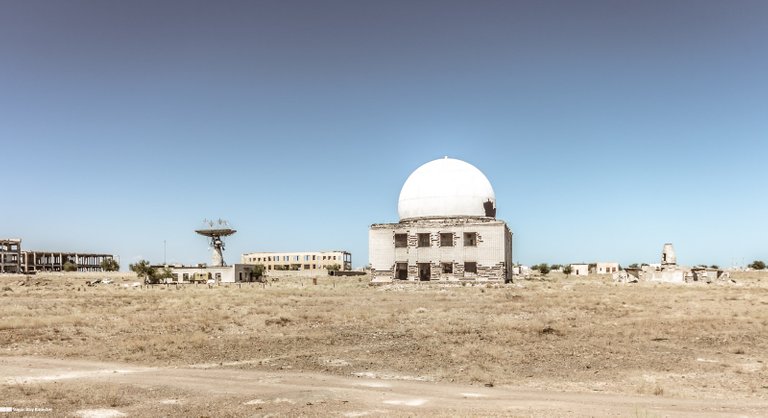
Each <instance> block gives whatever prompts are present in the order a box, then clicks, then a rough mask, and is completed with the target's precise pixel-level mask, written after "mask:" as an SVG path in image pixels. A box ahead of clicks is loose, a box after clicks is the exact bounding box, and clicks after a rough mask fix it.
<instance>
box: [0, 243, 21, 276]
mask: <svg viewBox="0 0 768 418" xmlns="http://www.w3.org/2000/svg"><path fill="white" fill-rule="evenodd" d="M21 255H22V254H21V239H19V238H9V239H0V273H21Z"/></svg>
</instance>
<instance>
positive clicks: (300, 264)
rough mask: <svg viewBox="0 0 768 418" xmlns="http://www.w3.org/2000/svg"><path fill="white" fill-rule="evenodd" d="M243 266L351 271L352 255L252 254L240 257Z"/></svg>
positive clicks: (290, 269) (337, 252)
mask: <svg viewBox="0 0 768 418" xmlns="http://www.w3.org/2000/svg"><path fill="white" fill-rule="evenodd" d="M240 262H241V263H244V264H261V265H263V266H264V268H265V269H266V271H268V272H269V271H315V272H317V271H318V270H328V268H332V267H333V266H338V268H339V270H342V271H349V270H352V254H351V253H349V252H347V251H305V252H285V253H278V252H254V253H245V254H243V255H242V256H241V257H240Z"/></svg>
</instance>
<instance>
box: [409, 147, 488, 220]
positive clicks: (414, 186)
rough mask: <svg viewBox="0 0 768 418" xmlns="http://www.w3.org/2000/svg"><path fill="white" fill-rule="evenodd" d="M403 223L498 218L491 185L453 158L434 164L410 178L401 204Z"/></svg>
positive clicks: (477, 173)
mask: <svg viewBox="0 0 768 418" xmlns="http://www.w3.org/2000/svg"><path fill="white" fill-rule="evenodd" d="M397 211H398V213H399V214H400V220H405V219H413V218H450V217H464V216H466V217H492V218H495V217H496V194H495V193H494V192H493V187H491V182H490V181H488V178H487V177H485V174H483V173H482V172H481V171H480V170H478V169H477V168H476V167H475V166H473V165H472V164H469V163H466V162H464V161H461V160H456V159H453V158H448V157H445V158H441V159H439V160H434V161H430V162H428V163H426V164H424V165H422V166H421V167H419V168H417V169H416V171H414V172H413V173H411V175H410V176H408V179H407V180H406V181H405V184H403V188H402V189H401V190H400V199H399V201H398V203H397Z"/></svg>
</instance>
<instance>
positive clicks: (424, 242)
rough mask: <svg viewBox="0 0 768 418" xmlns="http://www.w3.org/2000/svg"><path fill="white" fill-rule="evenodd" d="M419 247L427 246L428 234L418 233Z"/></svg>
mask: <svg viewBox="0 0 768 418" xmlns="http://www.w3.org/2000/svg"><path fill="white" fill-rule="evenodd" d="M418 236H419V247H429V246H430V245H429V234H418Z"/></svg>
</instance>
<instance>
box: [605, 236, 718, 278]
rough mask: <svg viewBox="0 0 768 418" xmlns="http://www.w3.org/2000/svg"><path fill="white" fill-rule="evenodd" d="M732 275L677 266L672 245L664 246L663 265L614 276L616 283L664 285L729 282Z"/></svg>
mask: <svg viewBox="0 0 768 418" xmlns="http://www.w3.org/2000/svg"><path fill="white" fill-rule="evenodd" d="M729 278H730V273H728V272H725V271H723V270H720V269H718V268H710V267H705V266H699V267H694V268H687V267H682V266H678V265H677V256H676V254H675V249H674V248H673V247H672V244H670V243H666V244H664V248H663V249H662V250H661V263H660V264H651V265H643V266H642V267H637V268H627V269H625V271H624V272H621V274H614V277H613V279H614V280H616V281H650V282H662V283H686V282H698V281H701V282H706V283H711V282H713V281H716V280H727V279H729Z"/></svg>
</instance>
